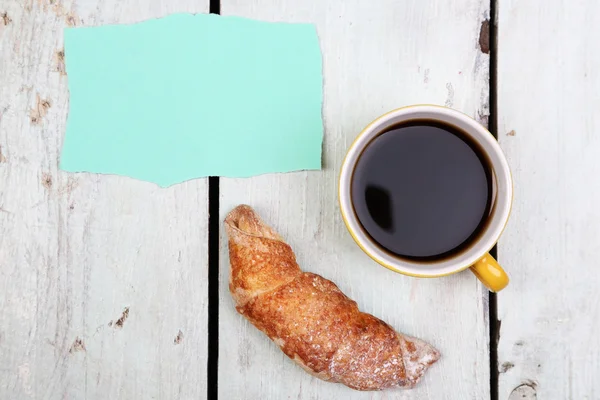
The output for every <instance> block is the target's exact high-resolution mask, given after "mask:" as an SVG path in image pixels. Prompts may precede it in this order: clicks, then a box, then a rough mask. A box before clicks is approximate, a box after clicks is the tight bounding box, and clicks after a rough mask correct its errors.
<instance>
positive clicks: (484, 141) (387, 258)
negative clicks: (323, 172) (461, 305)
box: [339, 105, 513, 292]
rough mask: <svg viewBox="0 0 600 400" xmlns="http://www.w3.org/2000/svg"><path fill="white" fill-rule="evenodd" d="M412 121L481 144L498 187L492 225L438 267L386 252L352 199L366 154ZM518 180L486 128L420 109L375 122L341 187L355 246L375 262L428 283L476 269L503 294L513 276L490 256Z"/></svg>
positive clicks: (349, 160) (358, 144)
mask: <svg viewBox="0 0 600 400" xmlns="http://www.w3.org/2000/svg"><path fill="white" fill-rule="evenodd" d="M411 120H430V121H438V122H440V123H445V124H446V125H450V126H453V127H455V128H457V129H458V130H460V131H462V132H463V133H464V134H466V135H468V136H469V138H470V139H471V140H473V141H474V142H476V143H477V144H478V145H479V147H480V148H481V149H482V151H483V152H484V153H485V155H486V156H487V158H488V160H489V162H490V165H491V172H492V177H493V183H494V190H493V193H492V196H493V200H492V207H491V210H490V213H489V215H488V217H487V223H486V226H485V228H484V229H483V231H482V232H481V233H480V234H479V235H478V237H477V239H475V241H474V242H473V243H471V245H470V246H469V247H467V248H466V249H464V250H462V251H460V252H458V253H457V254H453V255H452V256H450V257H445V258H442V259H439V260H433V261H430V260H428V261H419V260H414V259H408V258H402V257H401V256H398V255H394V254H391V253H389V252H386V251H384V250H383V249H382V248H381V247H380V246H379V245H377V244H376V243H375V242H374V241H373V239H371V237H370V236H369V235H368V234H367V233H366V231H365V230H364V228H363V227H362V225H361V223H360V222H359V220H358V218H357V216H356V213H355V211H354V207H353V204H352V197H351V182H352V175H353V173H354V168H355V167H356V164H357V161H358V159H359V157H360V155H361V153H362V152H363V150H364V149H365V148H366V147H367V146H368V145H369V143H370V142H371V141H372V140H373V139H374V138H375V137H377V136H378V135H380V134H381V133H383V132H385V131H386V130H388V129H389V128H390V127H393V126H395V125H398V124H400V123H404V122H408V121H411ZM512 196H513V187H512V178H511V174H510V168H509V166H508V162H507V161H506V157H505V156H504V153H502V150H501V149H500V146H499V145H498V141H497V140H496V139H495V138H494V136H493V135H492V134H491V133H490V132H489V131H488V130H487V129H486V128H484V127H483V126H482V125H481V124H479V123H478V122H477V121H475V120H473V119H472V118H471V117H469V116H467V115H465V114H463V113H461V112H458V111H456V110H453V109H450V108H447V107H441V106H434V105H415V106H408V107H403V108H399V109H397V110H393V111H390V112H389V113H387V114H384V115H382V116H381V117H379V118H377V119H376V120H375V121H373V122H371V123H370V124H369V125H368V126H367V127H366V128H365V129H364V130H363V131H362V132H361V133H360V134H359V135H358V136H357V137H356V139H355V140H354V143H352V145H351V146H350V148H349V149H348V153H347V154H346V158H345V159H344V162H343V163H342V169H341V173H340V181H339V201H340V209H341V212H342V218H343V219H344V222H345V224H346V227H347V228H348V231H349V232H350V234H351V235H352V237H353V238H354V241H355V242H356V243H357V244H358V245H359V246H360V248H361V249H362V250H363V251H364V252H365V253H367V255H368V256H369V257H371V258H372V259H373V260H375V261H377V262H378V263H379V264H381V265H383V266H384V267H386V268H389V269H391V270H392V271H395V272H398V273H401V274H404V275H409V276H416V277H422V278H434V277H441V276H447V275H450V274H454V273H457V272H460V271H462V270H465V269H467V268H470V269H471V271H472V272H473V273H474V274H475V276H477V278H478V279H479V280H480V281H481V282H482V283H483V284H484V285H485V286H486V287H487V288H488V289H490V290H491V291H494V292H498V291H500V290H502V289H504V288H505V287H506V285H508V280H509V279H508V275H507V274H506V272H504V270H503V269H502V267H500V265H498V263H497V262H496V260H495V259H494V258H493V257H492V256H490V254H489V251H490V250H491V249H492V248H493V247H494V245H495V244H496V242H497V241H498V238H499V237H500V235H501V234H502V232H503V230H504V228H505V227H506V223H507V222H508V218H509V215H510V210H511V206H512Z"/></svg>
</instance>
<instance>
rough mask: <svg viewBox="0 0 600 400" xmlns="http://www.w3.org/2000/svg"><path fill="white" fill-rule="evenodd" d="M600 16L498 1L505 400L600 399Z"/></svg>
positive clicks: (567, 6) (558, 5)
mask: <svg viewBox="0 0 600 400" xmlns="http://www.w3.org/2000/svg"><path fill="white" fill-rule="evenodd" d="M598 14H600V3H598V2H597V1H596V0H580V1H575V2H570V3H565V2H555V3H554V4H553V6H552V7H543V8H540V7H539V4H538V5H535V4H533V2H527V1H506V2H500V4H499V14H498V18H499V20H498V23H499V38H498V39H499V55H498V61H499V64H498V79H499V82H498V83H499V84H498V115H499V116H500V119H499V140H500V143H501V145H502V147H503V148H504V151H505V152H506V154H507V156H508V158H509V162H510V164H511V165H512V169H513V175H514V188H515V203H514V206H513V213H512V217H511V222H510V223H509V227H508V228H507V231H506V233H505V234H504V235H503V238H502V239H501V242H500V244H499V250H498V252H499V257H500V259H501V261H502V263H503V264H504V266H505V267H506V269H507V270H508V271H509V272H510V273H511V276H512V283H511V286H510V287H509V288H508V289H507V290H506V291H505V292H502V293H501V294H500V295H499V296H498V307H499V308H498V318H499V319H500V320H501V322H502V323H501V329H500V343H499V348H498V358H499V365H500V376H499V383H500V388H499V394H500V399H506V398H510V399H513V398H519V399H535V398H540V399H544V398H546V399H577V400H579V399H597V398H600V383H599V382H598V379H597V378H598V376H600V324H599V323H598V321H600V299H599V298H598V296H597V290H598V287H599V286H600V274H598V253H599V251H600V242H599V241H598V238H599V237H600V212H599V211H598V210H599V208H598V203H600V186H599V185H598V176H600V164H599V163H598V155H599V154H600V136H599V135H598V132H600V115H599V114H598V110H599V109H600V96H599V95H598V91H599V89H600V75H598V70H600V55H599V54H598V52H595V51H593V50H592V49H593V48H594V45H595V42H596V40H597V38H598V37H600V26H598V24H597V23H596V20H597V15H598ZM519 393H520V394H523V396H518V394H519ZM536 396H537V397H536Z"/></svg>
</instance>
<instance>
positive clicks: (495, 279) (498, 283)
mask: <svg viewBox="0 0 600 400" xmlns="http://www.w3.org/2000/svg"><path fill="white" fill-rule="evenodd" d="M471 272H473V273H474V274H475V276H476V277H477V279H479V280H480V281H481V283H483V284H484V286H485V287H487V288H488V289H489V290H491V291H492V292H499V291H501V290H502V289H504V288H505V287H506V285H508V275H507V274H506V272H504V270H503V269H502V267H501V266H500V264H498V261H496V260H495V259H494V257H492V256H491V255H490V253H486V254H485V256H483V257H482V258H480V259H479V261H477V262H476V263H475V264H474V265H473V266H472V267H471Z"/></svg>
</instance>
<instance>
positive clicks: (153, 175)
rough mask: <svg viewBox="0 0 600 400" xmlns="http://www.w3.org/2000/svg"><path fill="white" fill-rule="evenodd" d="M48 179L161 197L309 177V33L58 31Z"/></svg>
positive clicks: (314, 80)
mask: <svg viewBox="0 0 600 400" xmlns="http://www.w3.org/2000/svg"><path fill="white" fill-rule="evenodd" d="M65 59H66V69H67V76H68V82H69V91H70V108H69V116H68V120H67V131H66V134H65V140H64V144H63V151H62V154H61V162H60V167H61V169H63V170H65V171H71V172H82V171H87V172H96V173H104V174H117V175H126V176H130V177H133V178H137V179H142V180H146V181H150V182H155V183H157V184H158V185H160V186H169V185H172V184H175V183H179V182H183V181H186V180H188V179H193V178H198V177H205V176H229V177H247V176H252V175H258V174H264V173H270V172H288V171H294V170H305V169H320V168H321V145H322V140H323V121H322V117H321V106H322V101H323V93H322V61H321V51H320V48H319V41H318V37H317V33H316V30H315V27H314V26H313V25H310V24H287V23H268V22H259V21H254V20H249V19H243V18H238V17H221V16H217V15H212V14H208V15H206V14H198V15H191V14H176V15H171V16H168V17H165V18H160V19H156V20H150V21H145V22H141V23H138V24H133V25H113V26H101V27H89V28H67V29H66V30H65Z"/></svg>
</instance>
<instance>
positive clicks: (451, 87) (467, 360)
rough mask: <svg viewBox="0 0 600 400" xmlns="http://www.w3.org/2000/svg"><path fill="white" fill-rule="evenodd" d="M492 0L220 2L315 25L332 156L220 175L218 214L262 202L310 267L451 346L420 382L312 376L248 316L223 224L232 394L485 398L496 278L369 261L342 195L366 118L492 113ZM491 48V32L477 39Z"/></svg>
mask: <svg viewBox="0 0 600 400" xmlns="http://www.w3.org/2000/svg"><path fill="white" fill-rule="evenodd" d="M488 6H489V2H488V1H480V0H460V1H457V2H440V1H434V0H427V1H423V0H419V1H393V0H378V1H366V0H343V1H342V0H339V1H335V2H332V1H327V2H326V1H322V0H309V1H294V0H252V1H248V0H243V1H242V0H224V1H222V3H221V7H222V8H221V10H222V14H224V15H240V16H245V17H251V18H256V19H261V20H267V21H285V22H311V23H315V24H316V26H317V30H318V34H319V37H320V41H321V47H322V52H323V61H324V95H325V98H324V107H323V116H324V120H325V129H326V132H325V141H324V169H323V170H322V171H317V172H315V171H312V172H296V173H290V174H272V175H265V176H259V177H254V178H250V179H221V186H220V188H221V218H224V216H225V214H226V213H227V212H228V211H229V210H231V209H232V208H233V207H234V206H235V205H237V204H238V203H247V204H250V205H252V206H254V207H255V208H256V209H257V210H258V211H259V212H260V214H262V216H263V217H264V219H265V221H266V222H268V223H269V224H272V226H273V227H275V228H276V229H277V230H278V231H279V232H280V233H281V234H282V235H283V237H284V238H285V239H286V240H287V241H288V242H289V243H290V244H291V246H292V248H293V249H294V250H295V252H296V255H297V258H298V261H299V263H300V265H301V266H302V267H303V268H304V269H305V270H306V271H312V272H316V273H319V274H321V275H323V276H325V277H326V278H329V279H332V280H333V281H334V282H336V283H337V284H338V285H339V286H340V288H341V289H342V290H343V291H344V292H345V293H346V294H348V295H349V296H350V297H352V298H353V299H355V300H356V301H357V302H358V303H359V305H360V306H361V308H362V309H363V310H365V311H367V312H370V313H373V314H374V315H376V316H378V317H380V318H382V319H384V320H386V321H387V322H389V323H390V324H391V325H392V326H394V327H395V328H397V329H399V330H401V331H403V332H405V333H407V334H411V335H416V336H418V337H421V338H423V339H426V340H428V341H430V342H431V343H433V344H434V345H436V346H437V347H438V348H439V349H440V350H441V352H442V357H443V358H442V360H441V361H440V363H439V364H438V365H436V366H434V367H433V369H432V370H431V371H430V372H429V373H428V374H427V375H426V377H425V379H424V381H423V382H422V383H421V385H420V386H419V387H418V388H416V389H414V390H413V391H406V392H378V393H362V392H356V391H352V390H350V389H348V388H346V387H343V386H341V385H337V384H332V383H325V382H321V381H319V380H317V379H316V378H314V377H311V376H309V375H308V374H306V373H305V372H304V371H302V370H301V369H300V368H299V367H297V366H295V365H294V364H293V362H292V361H290V360H288V359H287V357H286V356H285V355H283V354H282V353H281V352H280V351H279V349H278V348H277V347H276V346H275V345H274V344H273V343H270V341H269V340H268V339H267V338H266V337H265V336H264V335H263V334H262V333H260V332H258V331H257V330H256V329H255V328H253V327H252V326H251V325H250V324H249V323H248V322H246V321H245V320H244V319H243V317H241V316H239V315H237V314H236V312H235V310H234V308H233V303H232V300H231V298H230V295H229V292H228V288H227V280H228V275H229V261H228V258H227V257H228V256H227V241H226V238H225V236H224V233H223V232H222V236H221V244H220V246H221V252H220V259H221V266H220V281H221V283H220V315H219V325H220V338H219V396H220V398H223V399H248V400H254V399H273V400H280V399H288V398H289V399H400V398H411V399H460V400H464V399H484V398H489V352H488V342H489V339H488V336H489V333H488V324H487V291H485V290H483V288H482V286H481V285H479V284H478V283H477V281H476V279H475V278H474V277H473V276H472V275H471V274H470V273H468V272H466V273H461V274H458V275H455V276H452V277H448V278H444V279H432V280H431V279H430V280H427V279H414V278H409V277H405V276H402V275H397V274H394V273H393V272H390V271H388V270H387V269H385V268H382V267H379V266H378V265H377V264H375V263H374V262H372V261H371V260H370V259H369V258H368V257H367V256H366V255H364V254H363V253H362V252H361V250H360V249H359V248H358V247H357V246H356V245H355V244H354V242H353V241H352V239H351V237H350V235H349V234H348V232H347V231H346V228H345V227H344V224H343V222H342V220H341V217H340V214H339V211H338V205H337V178H338V173H339V168H340V165H341V162H342V158H343V157H344V154H345V151H346V149H347V147H348V146H349V145H350V143H351V142H352V140H353V139H354V137H355V136H356V135H357V134H358V132H360V130H361V129H362V128H363V127H364V126H366V125H367V124H368V123H369V122H370V121H371V120H373V119H374V118H376V117H377V116H379V115H380V114H382V113H384V112H386V111H389V110H391V109H394V108H397V107H400V106H404V105H408V104H413V103H433V104H442V105H443V104H447V105H448V106H451V107H454V108H456V109H459V110H461V111H464V112H466V113H467V114H469V115H472V116H476V117H477V118H479V119H480V120H482V121H483V122H486V119H487V114H488V89H489V88H488V72H489V55H488V54H485V53H483V52H482V51H481V47H480V43H479V34H480V31H481V26H482V22H483V21H484V20H485V19H486V18H488V14H489V8H488ZM482 44H483V47H484V50H487V49H486V46H487V43H485V38H484V39H482Z"/></svg>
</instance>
